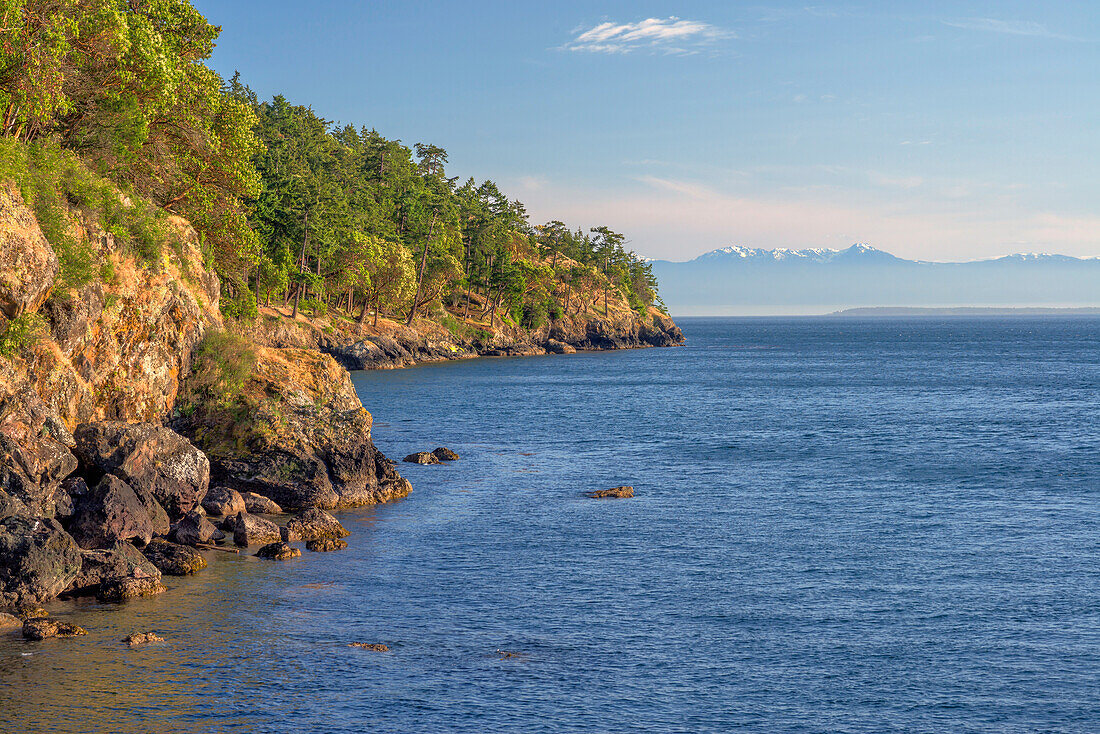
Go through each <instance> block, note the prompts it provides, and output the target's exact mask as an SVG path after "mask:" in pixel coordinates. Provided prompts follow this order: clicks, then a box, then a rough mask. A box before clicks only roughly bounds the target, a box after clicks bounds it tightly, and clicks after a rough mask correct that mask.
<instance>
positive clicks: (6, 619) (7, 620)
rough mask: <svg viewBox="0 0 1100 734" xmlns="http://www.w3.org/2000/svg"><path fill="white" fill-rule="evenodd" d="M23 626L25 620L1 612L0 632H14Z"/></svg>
mask: <svg viewBox="0 0 1100 734" xmlns="http://www.w3.org/2000/svg"><path fill="white" fill-rule="evenodd" d="M22 626H23V620H21V619H20V618H19V617H17V616H15V615H14V614H8V613H7V612H0V630H12V629H16V628H20V627H22Z"/></svg>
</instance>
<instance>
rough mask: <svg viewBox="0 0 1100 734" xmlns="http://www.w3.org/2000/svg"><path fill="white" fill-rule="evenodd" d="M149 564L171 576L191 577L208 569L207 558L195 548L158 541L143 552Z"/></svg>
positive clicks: (146, 547)
mask: <svg viewBox="0 0 1100 734" xmlns="http://www.w3.org/2000/svg"><path fill="white" fill-rule="evenodd" d="M143 553H144V554H145V557H146V558H147V559H149V562H150V563H152V564H153V565H154V566H156V567H157V568H158V569H159V570H160V572H161V573H166V574H168V575H169V576H189V575H190V574H193V573H195V572H197V571H201V570H202V569H204V568H206V558H204V557H203V555H202V553H199V552H198V551H197V550H195V549H194V548H191V547H190V546H186V545H178V544H176V543H169V542H168V541H166V540H161V539H159V538H158V539H156V540H154V541H153V542H152V543H150V544H149V545H147V546H145V549H144V550H143Z"/></svg>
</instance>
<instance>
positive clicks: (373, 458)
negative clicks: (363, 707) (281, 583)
mask: <svg viewBox="0 0 1100 734" xmlns="http://www.w3.org/2000/svg"><path fill="white" fill-rule="evenodd" d="M169 223H170V224H171V226H172V228H173V230H174V231H175V232H176V235H177V238H178V239H177V241H175V242H173V243H172V246H171V247H166V248H165V249H164V254H163V255H162V258H161V259H160V260H158V261H156V262H155V263H149V262H143V261H138V260H137V259H136V258H135V257H134V256H133V255H132V254H131V253H130V252H129V251H128V250H127V247H126V245H125V243H123V242H120V241H118V240H117V239H116V237H115V235H113V234H112V233H111V232H109V231H107V230H106V229H105V228H104V227H103V226H102V224H101V223H99V222H97V221H94V220H93V219H92V218H90V217H89V216H88V215H87V214H86V213H85V212H83V211H81V210H80V209H78V208H76V207H75V206H74V207H73V208H71V210H70V211H69V212H68V232H69V237H71V238H72V239H73V240H74V241H77V242H80V243H82V244H83V245H85V246H87V247H88V248H90V249H91V250H93V251H94V252H95V256H96V257H97V258H98V260H99V261H100V262H103V263H105V265H104V266H103V269H102V272H100V273H99V274H98V275H97V276H96V277H94V278H91V279H89V280H88V281H86V282H84V283H83V284H80V285H72V284H61V283H58V282H57V279H58V273H59V267H58V255H57V253H55V252H54V250H53V248H52V247H51V245H50V243H49V242H48V241H47V240H46V238H45V237H44V235H43V234H42V231H41V229H40V228H39V226H38V223H37V222H36V220H35V218H34V216H33V213H32V212H31V211H30V209H29V208H28V207H27V206H26V204H25V203H24V202H23V201H22V198H21V196H20V193H19V192H18V191H17V190H16V189H15V188H14V187H13V186H11V185H0V256H2V257H0V327H3V329H2V331H5V332H6V331H10V327H11V325H13V324H19V325H20V326H21V327H26V328H27V330H28V331H27V333H29V334H31V335H32V336H33V338H28V339H27V340H26V343H23V344H18V345H14V346H13V345H10V344H9V345H8V346H7V352H6V353H2V354H0V610H3V609H7V610H9V611H11V612H13V614H10V615H9V614H7V613H6V612H4V613H2V614H0V627H5V628H11V629H22V630H23V633H24V635H25V636H26V637H27V638H28V639H43V638H45V637H51V636H68V635H76V634H82V633H83V630H81V629H80V628H79V627H75V626H73V625H67V624H65V623H63V622H56V621H53V620H45V621H44V615H45V612H44V611H43V610H42V609H41V608H40V605H41V604H43V603H46V602H49V601H51V600H53V599H56V598H75V597H81V596H95V597H96V598H97V599H99V600H100V601H102V602H109V603H118V602H124V601H126V600H128V599H133V598H137V597H142V596H149V595H154V594H159V593H162V592H164V591H165V586H164V584H163V583H162V581H161V579H162V576H163V575H176V576H186V575H190V574H194V573H197V572H201V571H202V570H203V569H204V568H206V567H207V565H208V563H209V562H210V561H211V560H212V557H213V555H212V553H211V552H212V551H216V550H221V551H229V552H236V551H235V550H234V549H235V548H241V549H246V550H247V552H249V553H253V554H256V555H259V556H260V557H263V558H270V559H274V560H281V559H285V558H289V557H294V556H295V555H298V554H300V551H299V550H298V549H297V548H294V547H292V546H290V545H288V544H289V543H292V542H298V541H300V542H304V543H306V548H307V550H309V551H315V552H331V551H335V550H340V549H341V548H344V547H346V546H347V543H346V541H344V540H343V537H344V536H345V535H347V531H346V530H345V529H344V528H343V527H342V526H341V525H340V523H339V522H338V521H337V520H336V519H335V518H333V517H332V516H331V515H329V514H328V513H327V511H328V510H333V509H342V508H350V507H359V506H363V505H370V504H377V503H382V502H390V501H393V500H397V499H400V498H402V497H404V496H406V495H407V494H408V493H409V492H410V491H411V489H412V486H411V485H410V483H409V482H408V480H406V479H405V478H404V477H402V476H401V475H400V474H399V473H398V471H397V469H396V467H395V464H394V462H393V461H391V460H390V459H388V458H387V457H386V456H385V455H383V454H382V452H380V451H379V450H378V449H377V448H376V447H375V445H374V443H373V441H372V438H371V427H372V422H373V421H372V417H371V414H370V413H369V412H367V410H365V409H364V407H363V405H362V403H361V402H360V400H359V398H358V396H357V395H356V393H355V390H354V387H353V386H352V383H351V379H350V376H349V374H348V370H354V369H387V368H397V367H405V366H410V365H414V364H420V363H425V362H438V361H442V360H452V359H469V358H473V357H478V356H520V355H533V354H548V353H558V354H564V353H570V352H574V351H586V350H607V349H626V348H639V347H649V346H672V345H675V344H680V343H682V342H683V335H682V334H681V333H680V330H679V328H678V327H677V326H676V325H675V323H674V322H673V321H672V319H670V318H669V317H667V316H665V315H664V314H661V313H660V312H658V311H657V310H656V309H650V311H649V312H648V313H647V314H645V315H644V316H640V315H639V314H637V313H635V312H633V311H630V310H629V309H625V308H621V309H617V310H611V311H608V312H607V314H606V315H604V316H602V317H601V316H599V315H598V314H597V313H596V311H595V307H594V306H593V305H591V304H589V305H586V306H585V308H584V311H583V312H581V313H577V314H574V315H572V316H568V317H564V318H560V319H557V320H554V321H552V322H551V323H549V324H546V325H544V326H542V327H540V328H538V329H531V330H523V329H519V328H517V327H510V326H503V325H502V326H501V327H500V328H499V329H494V330H492V331H485V330H483V329H478V328H473V327H472V326H459V327H457V328H456V327H454V326H453V325H452V328H446V327H444V326H443V325H442V323H440V322H433V321H430V320H426V319H425V320H418V321H417V322H416V323H414V324H413V326H412V327H411V328H410V327H406V326H404V325H401V324H397V323H395V322H392V321H388V320H385V319H382V320H380V321H381V322H382V323H381V324H372V325H371V326H370V327H365V326H364V325H361V324H358V323H355V322H351V321H348V320H346V319H339V320H332V319H330V320H328V321H327V322H318V321H316V320H308V319H304V318H299V319H290V318H288V317H286V316H284V315H280V314H279V313H278V312H275V311H272V310H270V309H266V310H265V312H264V313H262V314H261V316H260V317H259V318H258V319H256V320H255V321H254V322H250V323H248V324H236V323H227V322H226V321H225V320H224V319H223V317H222V315H221V312H220V309H219V296H220V291H221V286H220V284H219V282H218V279H217V277H216V276H215V275H214V274H213V273H212V272H210V271H209V270H207V269H206V268H204V267H203V265H202V262H203V259H202V253H201V248H200V247H199V242H198V237H197V235H196V234H195V231H194V230H193V229H192V228H191V227H190V225H188V224H187V222H185V221H183V220H180V219H176V218H172V219H170V220H169ZM108 266H109V267H108ZM612 305H614V304H612ZM605 308H606V305H605ZM589 309H592V313H589ZM441 321H445V318H444V319H441ZM451 321H453V319H452V320H451ZM212 335H223V337H222V338H223V339H224V340H225V341H223V342H219V343H218V344H215V345H214V346H213V347H210V346H209V344H210V339H211V336H212ZM230 339H236V340H237V342H232V341H228V340H230ZM204 345H207V346H204ZM204 349H205V352H204ZM234 349H237V350H238V351H239V353H235V352H234ZM234 360H236V361H234ZM427 456H431V457H432V458H433V459H435V460H436V461H440V460H443V461H447V460H454V459H457V458H458V457H457V455H456V454H454V453H453V452H449V451H447V450H446V449H442V448H440V449H437V450H436V452H432V453H430V454H427ZM425 461H427V459H425ZM137 644H141V643H137Z"/></svg>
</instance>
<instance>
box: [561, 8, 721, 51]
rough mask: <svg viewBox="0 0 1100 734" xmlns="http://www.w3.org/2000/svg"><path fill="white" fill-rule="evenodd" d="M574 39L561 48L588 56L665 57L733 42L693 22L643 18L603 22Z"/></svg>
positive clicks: (706, 25) (579, 32) (710, 27)
mask: <svg viewBox="0 0 1100 734" xmlns="http://www.w3.org/2000/svg"><path fill="white" fill-rule="evenodd" d="M574 32H575V33H577V36H576V37H575V38H574V39H573V40H571V41H569V42H568V43H566V44H565V45H564V46H562V48H564V49H566V50H569V51H587V52H589V53H605V54H625V53H630V52H631V51H638V50H650V51H660V52H663V53H668V54H689V53H695V52H697V51H698V50H699V48H701V47H704V46H708V45H712V44H714V43H715V42H717V41H719V40H722V39H726V38H734V37H735V35H734V33H733V32H732V31H728V30H725V29H722V28H718V27H716V26H713V25H710V24H709V23H703V22H701V21H697V20H682V19H680V18H677V17H676V16H669V17H668V18H646V19H645V20H642V21H638V22H637V23H615V22H612V21H605V22H603V23H600V24H599V25H596V26H593V27H591V28H584V27H581V28H577V29H576V30H575V31H574Z"/></svg>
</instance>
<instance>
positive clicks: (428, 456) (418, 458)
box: [402, 451, 443, 464]
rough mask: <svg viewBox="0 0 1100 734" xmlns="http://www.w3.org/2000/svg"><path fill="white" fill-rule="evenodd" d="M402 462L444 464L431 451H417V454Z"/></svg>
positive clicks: (410, 455) (407, 457)
mask: <svg viewBox="0 0 1100 734" xmlns="http://www.w3.org/2000/svg"><path fill="white" fill-rule="evenodd" d="M402 461H407V462H408V463H410V464H442V463H443V462H442V461H440V460H439V457H438V456H436V455H435V454H433V453H432V452H431V451H417V452H416V453H415V454H409V455H408V456H406V457H405V458H404V459H402Z"/></svg>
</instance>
